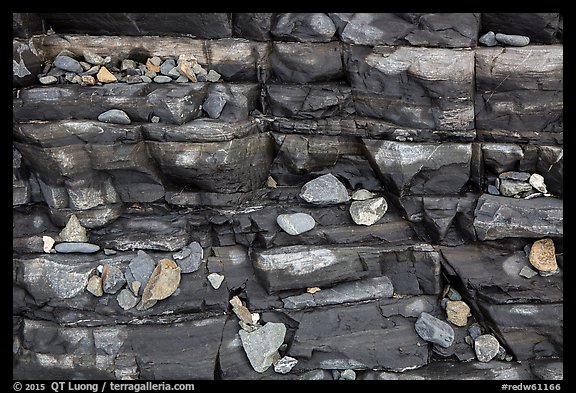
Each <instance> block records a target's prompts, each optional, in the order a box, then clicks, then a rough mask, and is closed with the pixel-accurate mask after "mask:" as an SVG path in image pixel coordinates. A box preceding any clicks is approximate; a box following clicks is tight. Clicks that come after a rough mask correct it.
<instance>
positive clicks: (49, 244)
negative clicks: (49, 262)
mask: <svg viewBox="0 0 576 393" xmlns="http://www.w3.org/2000/svg"><path fill="white" fill-rule="evenodd" d="M54 243H56V241H55V240H54V238H52V237H50V236H42V250H43V251H44V252H45V253H46V254H50V253H51V252H52V249H53V247H54Z"/></svg>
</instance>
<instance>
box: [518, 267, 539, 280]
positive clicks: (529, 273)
mask: <svg viewBox="0 0 576 393" xmlns="http://www.w3.org/2000/svg"><path fill="white" fill-rule="evenodd" d="M518 274H519V275H520V276H522V277H525V278H532V277H534V276H537V275H538V272H536V271H534V270H532V269H530V268H529V267H528V266H523V267H522V269H520V273H518Z"/></svg>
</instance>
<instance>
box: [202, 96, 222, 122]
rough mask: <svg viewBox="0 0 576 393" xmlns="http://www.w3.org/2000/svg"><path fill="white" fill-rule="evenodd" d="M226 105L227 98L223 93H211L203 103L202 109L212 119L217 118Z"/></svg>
mask: <svg viewBox="0 0 576 393" xmlns="http://www.w3.org/2000/svg"><path fill="white" fill-rule="evenodd" d="M225 105H226V99H225V98H224V97H222V96H221V95H213V94H212V95H209V96H208V97H206V99H205V100H204V103H203V104H202V109H204V112H206V114H208V116H209V117H210V118H211V119H217V118H219V117H220V113H222V109H224V106H225Z"/></svg>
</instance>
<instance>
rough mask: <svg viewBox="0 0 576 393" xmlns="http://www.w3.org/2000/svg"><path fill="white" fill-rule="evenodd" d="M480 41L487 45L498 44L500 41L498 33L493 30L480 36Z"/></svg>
mask: <svg viewBox="0 0 576 393" xmlns="http://www.w3.org/2000/svg"><path fill="white" fill-rule="evenodd" d="M478 42H480V43H481V44H484V45H486V46H495V45H498V41H497V40H496V34H494V32H493V31H489V32H488V33H486V34H484V35H482V36H481V37H480V38H478Z"/></svg>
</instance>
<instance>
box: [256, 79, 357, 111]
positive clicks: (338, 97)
mask: <svg viewBox="0 0 576 393" xmlns="http://www.w3.org/2000/svg"><path fill="white" fill-rule="evenodd" d="M266 92H267V103H268V105H269V107H268V108H269V112H270V114H271V115H274V116H284V117H293V118H296V119H323V118H326V117H331V116H340V117H346V116H349V115H351V114H353V113H354V106H353V104H352V95H351V90H350V87H348V86H345V85H337V84H313V85H280V84H270V85H268V86H267V88H266Z"/></svg>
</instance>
